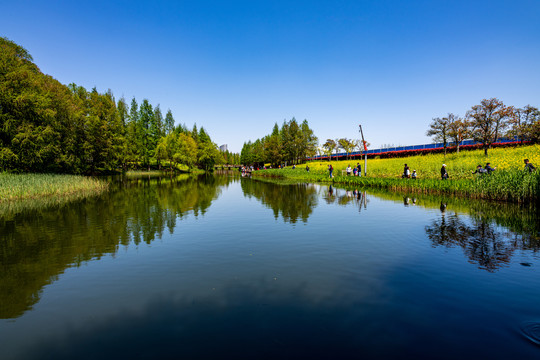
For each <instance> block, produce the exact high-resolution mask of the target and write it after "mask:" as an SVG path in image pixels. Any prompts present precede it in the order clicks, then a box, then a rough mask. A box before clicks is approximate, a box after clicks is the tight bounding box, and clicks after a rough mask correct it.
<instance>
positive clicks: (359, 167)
mask: <svg viewBox="0 0 540 360" xmlns="http://www.w3.org/2000/svg"><path fill="white" fill-rule="evenodd" d="M356 168H357V169H358V176H362V167H361V166H360V163H356Z"/></svg>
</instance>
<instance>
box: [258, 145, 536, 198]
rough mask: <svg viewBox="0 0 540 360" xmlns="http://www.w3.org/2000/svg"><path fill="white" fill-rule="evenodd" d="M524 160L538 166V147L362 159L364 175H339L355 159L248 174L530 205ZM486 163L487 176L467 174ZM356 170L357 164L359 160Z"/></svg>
mask: <svg viewBox="0 0 540 360" xmlns="http://www.w3.org/2000/svg"><path fill="white" fill-rule="evenodd" d="M524 158H529V159H530V160H531V162H532V163H533V164H535V166H536V165H538V164H539V163H540V145H534V146H524V147H517V148H506V149H494V150H492V151H490V156H489V157H488V158H486V157H484V156H483V155H482V152H481V151H467V152H462V153H460V154H452V155H447V156H446V158H445V157H444V156H443V155H442V154H434V155H424V156H412V157H408V158H394V159H373V160H368V176H367V177H364V176H362V177H353V176H346V175H344V174H343V172H342V170H344V169H345V168H346V167H347V166H348V165H351V166H355V165H356V163H357V162H360V161H356V160H354V161H352V160H350V161H332V162H328V161H324V162H310V163H309V164H308V165H309V167H310V172H309V173H308V172H306V170H305V166H299V167H297V168H296V169H295V170H293V169H292V168H290V167H289V168H286V169H272V170H262V171H256V172H254V173H253V175H254V176H271V177H281V178H286V179H291V180H297V181H309V182H330V183H332V182H333V183H339V184H344V185H349V186H358V187H372V188H378V189H385V190H391V191H405V192H411V193H423V194H448V195H455V196H467V197H471V198H480V199H492V200H504V201H512V202H534V201H537V200H538V198H539V197H540V171H538V170H537V171H536V172H535V173H533V174H529V173H526V172H524V171H523V170H522V169H523V159H524ZM487 161H489V162H491V165H492V166H496V167H497V171H495V172H494V173H492V174H491V175H483V176H476V175H472V174H471V172H472V171H473V170H474V169H475V167H476V165H478V164H482V165H485V163H486V162H487ZM329 163H331V164H332V166H333V167H334V169H335V170H334V178H333V179H330V178H329V177H328V170H327V167H328V164H329ZM405 163H407V164H408V165H409V167H410V168H411V170H413V169H414V170H416V171H417V173H418V180H412V179H401V174H402V172H403V165H404V164H405ZM443 163H445V164H446V165H447V169H448V172H449V174H450V179H449V180H445V181H442V180H440V173H439V170H440V168H441V165H442V164H443ZM360 164H361V165H362V167H363V166H364V163H363V161H362V162H360Z"/></svg>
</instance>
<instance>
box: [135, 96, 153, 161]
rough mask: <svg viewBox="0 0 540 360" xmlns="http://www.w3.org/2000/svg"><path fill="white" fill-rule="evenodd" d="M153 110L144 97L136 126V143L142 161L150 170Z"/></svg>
mask: <svg viewBox="0 0 540 360" xmlns="http://www.w3.org/2000/svg"><path fill="white" fill-rule="evenodd" d="M154 121H155V120H154V110H153V109H152V105H150V103H149V102H148V100H147V99H144V100H143V102H142V103H141V108H140V109H139V121H138V124H137V125H138V126H137V140H138V142H137V145H138V146H140V155H141V160H142V163H143V165H144V166H145V167H147V168H148V170H150V157H151V156H152V153H153V150H154V149H153V139H152V134H151V132H150V126H151V124H152V122H154Z"/></svg>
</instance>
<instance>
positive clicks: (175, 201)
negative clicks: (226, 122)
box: [0, 175, 231, 318]
mask: <svg viewBox="0 0 540 360" xmlns="http://www.w3.org/2000/svg"><path fill="white" fill-rule="evenodd" d="M230 181H231V178H230V177H214V176H199V177H192V176H187V175H183V176H179V177H172V178H167V177H163V178H148V177H146V178H136V179H127V178H121V179H116V180H113V181H111V191H110V192H108V193H106V194H104V195H102V196H100V197H96V198H90V199H86V200H83V201H77V202H71V203H64V204H56V205H53V206H50V205H49V203H47V202H46V203H45V205H44V206H39V204H32V206H31V207H30V208H28V209H27V210H24V209H23V208H20V207H17V206H14V207H12V208H14V209H17V211H18V212H5V213H2V214H0V230H1V231H0V305H1V306H0V318H14V317H18V316H20V315H22V314H23V313H24V312H25V311H26V310H28V309H30V308H31V307H32V306H33V305H34V304H35V303H37V302H38V301H39V298H40V294H41V291H42V288H43V287H44V286H45V285H47V284H49V283H51V282H53V281H55V280H56V279H57V278H58V275H59V274H62V273H63V272H64V271H65V269H66V268H69V267H73V266H80V265H81V264H82V263H84V262H85V261H89V260H92V259H100V258H101V257H103V256H105V255H107V254H114V253H116V252H117V251H118V248H119V245H126V246H127V245H128V244H130V243H131V242H133V243H135V244H139V243H141V242H145V243H147V244H150V243H151V242H152V241H154V240H155V239H156V238H161V237H162V236H163V233H164V231H165V230H166V229H168V230H169V232H170V233H172V232H173V230H174V228H175V227H176V222H177V220H178V219H182V218H184V217H185V216H187V215H188V214H193V215H194V216H195V217H197V216H199V215H201V214H204V213H205V212H206V210H207V209H208V208H209V207H210V205H211V203H212V201H214V200H215V199H216V198H217V197H218V196H219V195H220V194H221V187H222V186H225V185H227V184H228V183H229V182H230Z"/></svg>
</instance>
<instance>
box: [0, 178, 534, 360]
mask: <svg viewBox="0 0 540 360" xmlns="http://www.w3.org/2000/svg"><path fill="white" fill-rule="evenodd" d="M539 230H540V225H539V216H538V212H537V211H535V210H534V209H522V208H519V207H517V206H511V205H505V204H498V203H483V202H474V203H472V202H471V203H468V202H466V201H463V200H452V199H444V198H413V197H411V196H403V195H397V194H389V193H384V192H381V193H374V192H372V191H367V192H365V191H359V192H356V190H355V189H350V190H346V189H336V188H329V187H328V186H318V185H311V184H296V185H290V184H275V183H265V182H260V181H255V180H251V179H244V178H240V177H238V176H237V175H236V174H235V175H229V176H203V177H199V178H196V177H187V176H184V177H178V178H174V179H169V178H153V179H148V178H140V179H115V180H112V191H110V192H109V193H108V194H106V195H104V196H102V197H99V198H93V199H89V200H85V201H79V202H75V203H69V204H49V205H47V206H40V205H39V204H37V205H36V204H30V205H24V206H22V205H16V204H12V205H10V207H7V206H4V207H3V208H0V271H1V272H0V359H95V358H106V359H108V358H160V359H167V358H170V359H179V358H186V359H199V358H200V359H206V358H231V359H260V358H279V359H297V358H311V359H318V358H321V359H337V358H430V359H434V358H437V359H456V358H475V359H487V358H497V359H510V358H513V359H518V358H519V359H538V358H540V345H539V344H540V273H539V269H540V260H539V252H538V250H539V249H540V237H539V234H540V232H539Z"/></svg>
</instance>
